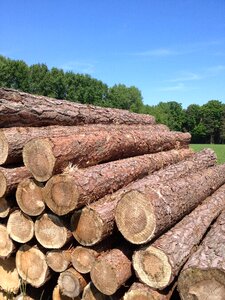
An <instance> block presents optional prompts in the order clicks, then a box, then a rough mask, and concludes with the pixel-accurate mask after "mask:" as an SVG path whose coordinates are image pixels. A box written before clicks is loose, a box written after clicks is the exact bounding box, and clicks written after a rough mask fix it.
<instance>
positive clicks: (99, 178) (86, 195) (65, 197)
mask: <svg viewBox="0 0 225 300" xmlns="http://www.w3.org/2000/svg"><path fill="white" fill-rule="evenodd" d="M192 153H193V152H192V151H191V150H190V149H181V150H170V151H167V152H160V153H155V154H145V155H142V156H136V157H131V158H126V159H123V160H118V161H113V162H108V163H105V164H100V165H97V166H93V167H89V168H87V169H78V168H73V167H72V168H68V170H67V172H66V173H64V174H61V175H55V176H53V177H52V178H51V179H50V180H49V181H48V182H47V184H46V186H45V188H44V198H45V203H46V204H47V206H48V207H49V208H50V209H51V210H52V211H53V212H54V213H55V214H57V215H65V214H67V213H69V212H70V211H72V210H74V209H75V208H79V207H81V206H84V205H85V204H90V203H91V202H94V201H96V200H97V199H99V198H101V197H103V196H105V195H106V194H109V193H112V192H115V191H116V190H118V189H120V188H122V187H123V186H125V185H127V184H128V183H130V182H132V181H134V180H136V179H138V178H141V177H143V176H145V175H148V174H149V173H153V172H154V171H156V170H158V169H160V168H162V167H165V166H167V165H169V164H172V163H176V162H178V161H180V160H182V159H184V158H186V157H189V156H191V155H192Z"/></svg>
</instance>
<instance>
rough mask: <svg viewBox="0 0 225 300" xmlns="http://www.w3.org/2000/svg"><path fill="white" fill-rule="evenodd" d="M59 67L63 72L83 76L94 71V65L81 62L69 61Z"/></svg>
mask: <svg viewBox="0 0 225 300" xmlns="http://www.w3.org/2000/svg"><path fill="white" fill-rule="evenodd" d="M60 67H61V68H62V69H63V70H65V71H74V72H77V73H85V74H92V73H94V71H95V66H94V64H92V63H87V62H82V61H69V62H67V63H64V64H62V65H61V66H60Z"/></svg>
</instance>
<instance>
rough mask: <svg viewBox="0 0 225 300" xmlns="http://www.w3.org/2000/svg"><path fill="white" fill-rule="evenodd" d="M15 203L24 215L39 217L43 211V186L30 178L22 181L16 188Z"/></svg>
mask: <svg viewBox="0 0 225 300" xmlns="http://www.w3.org/2000/svg"><path fill="white" fill-rule="evenodd" d="M16 201H17V204H18V206H19V208H20V209H21V210H22V211H23V212H24V213H25V214H27V215H29V216H39V215H40V214H41V213H42V212H43V211H44V209H45V202H44V199H43V184H41V183H38V182H36V181H35V180H33V179H32V178H27V179H24V180H22V181H21V182H20V183H19V184H18V186H17V190H16Z"/></svg>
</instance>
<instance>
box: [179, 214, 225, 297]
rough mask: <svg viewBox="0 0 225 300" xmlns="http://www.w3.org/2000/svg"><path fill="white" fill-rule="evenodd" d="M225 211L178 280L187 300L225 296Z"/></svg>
mask: <svg viewBox="0 0 225 300" xmlns="http://www.w3.org/2000/svg"><path fill="white" fill-rule="evenodd" d="M224 245H225V211H224V210H223V212H222V213H221V215H220V216H219V217H218V219H217V220H216V222H215V223H214V225H213V227H212V228H211V229H210V231H209V232H208V233H207V235H206V237H205V238H204V240H203V242H202V244H201V245H200V246H199V247H198V249H197V251H196V252H195V253H194V254H193V255H192V256H191V257H190V258H189V260H188V261H187V263H186V264H185V266H184V268H183V270H182V271H181V274H180V276H179V279H178V290H179V293H180V295H181V297H182V299H184V300H186V299H187V300H195V299H198V300H203V299H204V300H223V299H224V295H225V264H224V261H225V251H224Z"/></svg>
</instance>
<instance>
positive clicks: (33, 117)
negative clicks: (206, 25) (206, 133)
mask: <svg viewBox="0 0 225 300" xmlns="http://www.w3.org/2000/svg"><path fill="white" fill-rule="evenodd" d="M0 128H1V129H0V299H53V300H60V299H76V300H78V299H84V300H104V299H114V300H119V299H123V300H138V299H143V300H156V299H157V300H169V299H171V300H172V299H179V296H178V294H180V296H181V298H182V299H187V300H195V299H198V300H203V299H216V300H223V299H225V251H224V249H225V164H222V165H217V163H216V155H215V153H214V152H213V151H212V150H210V149H204V150H202V151H200V152H197V153H193V151H192V150H191V149H190V148H189V143H190V139H191V136H190V134H189V133H182V132H175V131H170V130H169V128H168V127H166V126H165V125H162V124H156V122H155V119H154V117H153V116H150V115H142V114H136V113H131V112H129V111H126V110H119V109H112V108H101V107H95V106H90V105H82V104H77V103H72V102H68V101H66V100H56V99H51V98H47V97H43V96H35V95H30V94H26V93H23V92H19V91H16V90H11V89H5V88H0ZM212 225H213V226H212Z"/></svg>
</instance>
